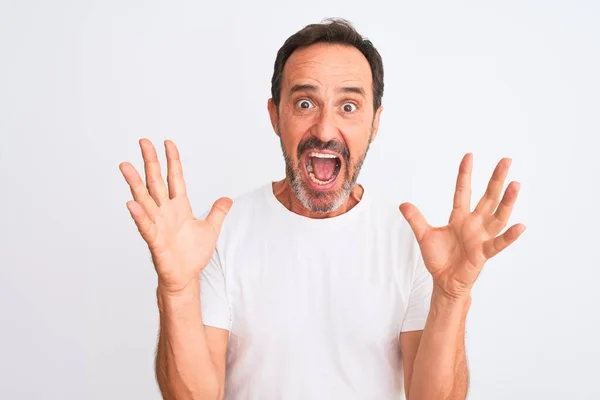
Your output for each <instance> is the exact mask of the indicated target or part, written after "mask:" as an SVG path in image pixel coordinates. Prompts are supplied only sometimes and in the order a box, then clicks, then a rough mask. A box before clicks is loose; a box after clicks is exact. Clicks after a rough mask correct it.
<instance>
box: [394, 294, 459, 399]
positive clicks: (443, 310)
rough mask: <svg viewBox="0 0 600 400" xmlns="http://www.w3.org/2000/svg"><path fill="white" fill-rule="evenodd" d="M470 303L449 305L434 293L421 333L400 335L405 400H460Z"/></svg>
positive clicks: (456, 302) (452, 302) (451, 302)
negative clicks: (466, 324)
mask: <svg viewBox="0 0 600 400" xmlns="http://www.w3.org/2000/svg"><path fill="white" fill-rule="evenodd" d="M469 305H470V300H461V301H458V300H457V301H452V300H448V299H447V298H445V297H443V296H440V295H438V294H437V293H436V292H435V291H434V294H433V296H432V300H431V310H430V312H429V315H428V317H427V322H426V324H425V329H424V330H423V331H422V333H421V332H418V333H417V332H404V333H402V334H401V335H400V349H401V351H402V354H403V359H404V360H405V361H404V373H405V375H404V377H405V388H406V398H407V399H408V400H427V399H432V400H433V399H435V400H438V399H443V400H464V399H465V398H466V397H467V390H468V386H469V373H468V369H467V358H466V353H465V340H464V339H465V321H466V315H467V310H468V308H469Z"/></svg>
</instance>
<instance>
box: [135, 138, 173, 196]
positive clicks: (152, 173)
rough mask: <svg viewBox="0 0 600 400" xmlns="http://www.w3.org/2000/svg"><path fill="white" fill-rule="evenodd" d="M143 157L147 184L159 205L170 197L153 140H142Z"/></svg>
mask: <svg viewBox="0 0 600 400" xmlns="http://www.w3.org/2000/svg"><path fill="white" fill-rule="evenodd" d="M140 148H141V149H142V157H143V158H144V171H145V173H146V186H147V187H148V192H149V193H150V196H152V198H153V199H154V201H155V202H156V204H158V205H159V206H160V205H161V204H162V203H164V202H165V200H166V199H168V198H169V194H168V193H167V188H166V186H165V182H164V181H163V178H162V176H161V173H160V163H159V161H158V155H157V154H156V149H155V148H154V145H153V144H152V142H150V141H149V140H148V139H141V140H140Z"/></svg>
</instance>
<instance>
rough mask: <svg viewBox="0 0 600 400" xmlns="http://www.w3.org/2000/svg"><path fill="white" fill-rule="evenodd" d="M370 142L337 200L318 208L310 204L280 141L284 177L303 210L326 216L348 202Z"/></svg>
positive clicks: (300, 167)
mask: <svg viewBox="0 0 600 400" xmlns="http://www.w3.org/2000/svg"><path fill="white" fill-rule="evenodd" d="M370 142H371V140H369V144H368V145H367V148H366V150H365V152H364V153H363V155H362V156H361V157H360V159H359V160H358V162H357V163H356V167H355V168H354V171H352V176H351V179H349V180H347V181H346V183H345V184H344V186H343V187H342V189H341V190H340V193H339V194H338V196H337V198H336V199H335V200H334V201H332V202H331V203H330V204H325V205H323V206H318V205H316V204H313V203H311V201H310V197H309V195H308V193H307V192H306V190H305V189H304V187H303V186H302V181H301V180H300V179H299V178H298V175H297V174H296V173H295V171H294V168H293V167H292V160H291V159H290V157H288V155H287V154H286V152H285V149H284V148H283V141H282V140H280V141H279V143H280V144H281V151H282V152H283V158H284V160H285V171H286V175H287V177H288V179H289V181H290V184H291V186H292V189H293V190H294V194H295V195H296V198H297V199H298V200H299V201H300V203H301V204H302V206H303V207H304V208H306V209H307V210H309V211H311V212H314V213H318V214H327V213H331V212H334V211H335V210H337V209H338V208H339V207H340V206H341V205H342V204H344V202H345V201H346V200H348V197H350V193H351V192H352V189H353V188H354V185H355V184H356V180H357V179H358V174H359V172H360V169H361V168H362V165H363V162H364V161H365V158H366V156H367V152H368V151H369V146H370ZM301 162H302V161H300V160H299V161H298V170H300V171H301V170H302V165H300V163H301Z"/></svg>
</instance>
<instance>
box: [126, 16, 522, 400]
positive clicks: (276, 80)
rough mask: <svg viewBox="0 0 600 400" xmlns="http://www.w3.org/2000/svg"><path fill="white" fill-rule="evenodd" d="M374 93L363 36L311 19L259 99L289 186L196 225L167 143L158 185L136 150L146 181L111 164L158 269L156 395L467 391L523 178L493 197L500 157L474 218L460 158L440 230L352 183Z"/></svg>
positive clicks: (436, 395)
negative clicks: (491, 279) (490, 266)
mask: <svg viewBox="0 0 600 400" xmlns="http://www.w3.org/2000/svg"><path fill="white" fill-rule="evenodd" d="M382 95H383V66H382V61H381V57H380V56H379V53H378V52H377V50H376V49H375V48H374V47H373V45H372V43H371V42H370V41H368V40H365V39H363V38H362V37H361V36H360V34H358V33H357V32H356V31H355V30H354V28H353V27H352V26H351V25H350V24H349V23H347V22H345V21H343V20H337V21H328V22H327V23H323V24H315V25H309V26H307V27H305V28H304V29H302V30H301V31H299V32H298V33H296V34H294V35H293V36H291V37H290V38H289V39H288V40H287V41H286V42H285V44H284V45H283V47H282V48H281V49H280V50H279V52H278V54H277V58H276V61H275V69H274V74H273V79H272V98H271V99H269V102H268V111H269V115H270V118H271V122H272V125H273V129H274V131H275V133H276V134H277V135H278V136H279V139H280V141H281V146H282V149H283V154H284V157H285V164H286V176H285V179H284V180H282V181H279V182H275V183H269V184H267V185H265V186H263V187H261V188H259V189H258V190H255V191H253V192H251V193H248V194H245V195H244V196H241V197H240V198H238V199H237V200H236V201H235V203H233V205H232V201H231V200H230V199H227V198H222V199H219V200H217V201H216V202H215V204H214V205H213V207H212V209H211V210H210V212H209V213H208V214H207V215H206V218H204V219H195V218H194V216H193V215H192V211H191V207H190V203H189V201H188V199H187V197H186V187H185V183H184V179H183V174H182V167H181V163H180V160H179V153H178V151H177V148H176V147H175V145H174V144H173V143H172V142H171V141H165V149H166V156H167V166H168V173H167V182H168V184H167V185H165V184H164V182H163V179H162V177H161V176H160V166H159V163H158V159H157V154H156V151H155V149H154V147H153V146H152V144H151V143H150V142H149V141H148V140H144V139H143V140H141V141H140V145H141V150H142V155H143V158H144V165H145V174H146V184H144V182H143V181H142V179H141V177H140V175H139V174H138V173H137V172H136V170H135V169H134V168H133V166H131V164H129V163H123V164H121V166H120V168H121V171H122V173H123V175H124V176H125V179H126V180H127V182H128V184H129V186H130V187H131V190H132V193H133V197H134V200H133V201H130V202H128V203H127V207H128V209H129V211H130V213H131V215H132V217H133V219H134V221H135V223H136V225H137V227H138V229H139V231H140V233H141V235H142V237H143V238H144V240H145V241H146V242H147V243H148V246H149V248H150V251H151V254H152V257H153V262H154V265H155V267H156V271H157V273H158V289H157V297H158V306H159V310H160V339H159V343H158V350H157V356H156V375H157V380H158V383H159V387H160V390H161V392H162V394H163V396H164V398H165V399H211V400H212V399H223V398H224V399H228V400H231V399H260V400H267V399H285V400H290V399H344V400H348V399H361V400H363V399H378V400H382V399H399V398H401V397H402V395H403V394H404V393H405V394H406V397H407V398H408V399H410V400H425V399H435V400H438V399H464V398H465V397H466V393H467V386H468V372H467V365H466V356H465V348H464V333H465V319H466V315H467V311H468V309H469V305H470V291H471V288H472V286H473V284H474V282H475V280H476V278H477V276H478V274H479V272H480V271H481V269H482V267H483V264H484V263H485V261H486V260H487V259H489V258H491V257H493V256H494V255H496V254H497V253H498V252H500V251H501V250H503V249H504V248H505V247H507V246H508V245H509V244H510V243H512V242H514V241H515V240H516V239H517V238H518V237H519V235H520V234H521V233H522V232H523V231H524V229H525V227H524V226H523V225H521V224H517V225H514V226H512V227H511V228H510V229H508V230H507V231H506V232H505V233H503V234H502V235H499V234H500V232H501V231H502V230H503V229H504V227H505V226H506V224H507V221H508V219H509V216H510V214H511V211H512V207H513V205H514V203H515V201H516V198H517V193H518V189H519V185H518V183H517V182H512V183H511V184H509V186H508V187H507V189H506V191H505V193H504V196H503V198H502V200H501V201H500V195H501V192H502V188H503V184H504V180H505V178H506V176H507V173H508V168H509V164H510V160H509V159H503V160H501V161H500V162H499V164H498V166H497V167H496V169H495V171H494V173H493V176H492V179H491V180H490V183H489V186H488V188H487V191H486V193H485V195H484V197H483V198H482V199H481V201H479V203H478V204H477V206H476V208H475V209H474V211H471V206H470V197H471V188H470V186H471V185H470V181H471V170H472V156H471V154H467V155H466V156H465V157H464V158H463V160H462V162H461V164H460V168H459V173H458V179H457V183H456V192H455V196H454V207H453V209H452V213H451V215H450V220H449V224H448V225H447V226H444V227H436V228H434V227H431V226H429V225H428V224H427V222H426V221H425V219H424V218H423V216H422V215H421V213H420V212H419V211H418V210H417V208H416V207H415V206H413V205H412V204H410V203H404V204H401V205H400V207H399V208H400V212H398V208H397V206H395V205H389V204H387V203H386V202H385V201H382V200H379V199H377V198H376V197H375V196H373V195H372V193H371V192H370V191H369V190H368V189H366V188H364V187H363V186H361V185H358V184H357V183H356V181H357V177H358V174H359V171H360V168H361V165H362V162H363V160H364V159H365V156H366V153H367V151H368V148H369V144H370V143H371V142H372V141H373V140H374V139H375V137H376V135H377V130H378V127H379V119H380V116H381V112H382V107H381V98H382ZM401 214H402V215H403V216H404V218H402V217H401ZM226 215H227V219H225V217H226ZM498 235H499V236H498ZM415 238H416V240H415ZM199 280H200V284H199V283H198V281H199Z"/></svg>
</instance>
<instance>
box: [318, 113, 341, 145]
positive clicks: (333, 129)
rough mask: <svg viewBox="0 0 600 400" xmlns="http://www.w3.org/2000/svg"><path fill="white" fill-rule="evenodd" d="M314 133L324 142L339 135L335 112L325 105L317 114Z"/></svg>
mask: <svg viewBox="0 0 600 400" xmlns="http://www.w3.org/2000/svg"><path fill="white" fill-rule="evenodd" d="M313 135H314V136H315V137H317V138H318V139H320V140H321V141H323V142H328V141H330V140H332V139H335V138H337V137H338V126H337V123H336V120H335V113H334V112H333V111H332V110H329V109H328V108H327V107H324V108H323V109H322V111H321V112H320V113H319V114H318V115H317V117H316V121H315V124H314V126H313Z"/></svg>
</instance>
